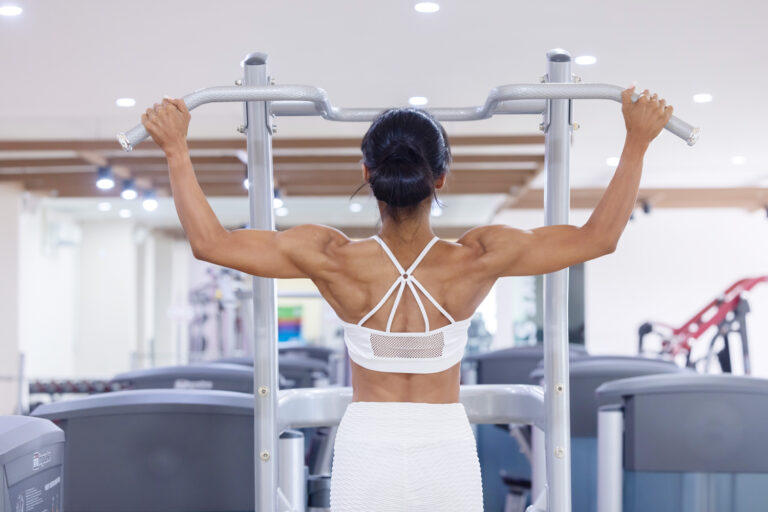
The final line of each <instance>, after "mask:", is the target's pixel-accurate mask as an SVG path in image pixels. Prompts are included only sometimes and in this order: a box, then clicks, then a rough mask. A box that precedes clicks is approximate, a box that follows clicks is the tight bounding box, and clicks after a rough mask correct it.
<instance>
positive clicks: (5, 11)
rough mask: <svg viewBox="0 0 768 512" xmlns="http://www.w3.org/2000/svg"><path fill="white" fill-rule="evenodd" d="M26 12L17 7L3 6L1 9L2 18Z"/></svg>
mask: <svg viewBox="0 0 768 512" xmlns="http://www.w3.org/2000/svg"><path fill="white" fill-rule="evenodd" d="M22 12H24V10H23V9H22V8H21V7H19V6H17V5H3V6H2V7H0V16H18V15H19V14H21V13H22Z"/></svg>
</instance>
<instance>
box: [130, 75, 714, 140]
mask: <svg viewBox="0 0 768 512" xmlns="http://www.w3.org/2000/svg"><path fill="white" fill-rule="evenodd" d="M621 91H622V88H621V87H619V86H617V85H609V84H570V83H555V84H552V83H545V84H511V85H502V86H499V87H495V88H493V89H491V92H490V93H489V94H488V98H487V99H486V100H485V103H484V104H483V105H481V106H479V107H460V108H434V109H429V112H430V113H431V114H432V115H434V116H435V118H436V119H437V120H438V121H478V120H481V119H488V118H490V117H493V116H494V115H500V114H543V113H544V111H545V110H546V108H547V102H546V100H566V99H579V100H613V101H618V102H621ZM638 97H639V95H638V94H635V95H633V100H636V99H637V98H638ZM183 99H184V103H185V104H186V105H187V108H188V109H189V110H192V109H194V108H197V107H199V106H200V105H205V104H206V103H220V102H235V101H268V102H270V106H271V111H272V114H274V115H276V116H320V117H322V118H324V119H328V120H329V121H347V122H366V121H373V119H374V118H375V117H376V116H377V115H378V114H379V113H380V112H381V111H382V110H383V109H376V108H339V107H334V106H333V105H332V104H331V102H330V100H329V99H328V94H327V93H326V92H325V91H324V90H323V89H320V88H319V87H311V86H308V85H267V86H263V87H252V86H250V87H245V86H228V87H226V86H225V87H209V88H207V89H200V90H198V91H195V92H193V93H191V94H188V95H186V96H184V98H183ZM666 129H667V130H669V131H670V132H672V133H674V134H675V135H677V136H678V137H680V138H681V139H683V140H685V141H686V142H687V143H688V145H690V146H693V145H694V144H695V143H696V140H697V139H698V137H699V129H698V128H694V127H693V126H691V125H690V124H688V123H686V122H685V121H683V120H681V119H679V118H677V117H674V116H673V117H672V118H670V120H669V123H667V126H666ZM147 137H149V134H148V133H147V130H146V129H145V128H144V126H143V125H141V124H139V125H136V126H134V127H133V128H131V129H130V130H128V131H127V132H125V133H120V134H118V136H117V140H118V141H120V144H121V145H122V146H123V149H125V150H126V151H131V150H132V149H133V147H134V146H135V145H136V144H138V143H139V142H141V141H143V140H144V139H146V138H147Z"/></svg>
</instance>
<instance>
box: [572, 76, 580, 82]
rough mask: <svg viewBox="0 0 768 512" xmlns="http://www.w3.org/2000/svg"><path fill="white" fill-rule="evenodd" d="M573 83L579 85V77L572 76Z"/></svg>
mask: <svg viewBox="0 0 768 512" xmlns="http://www.w3.org/2000/svg"><path fill="white" fill-rule="evenodd" d="M573 81H574V82H576V83H577V84H580V83H581V77H580V76H577V75H573Z"/></svg>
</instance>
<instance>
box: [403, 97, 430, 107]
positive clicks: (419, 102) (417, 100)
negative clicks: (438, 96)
mask: <svg viewBox="0 0 768 512" xmlns="http://www.w3.org/2000/svg"><path fill="white" fill-rule="evenodd" d="M408 103H410V104H411V105H413V106H414V107H422V106H424V105H426V104H427V103H429V100H428V99H427V98H426V97H425V96H411V97H410V98H408Z"/></svg>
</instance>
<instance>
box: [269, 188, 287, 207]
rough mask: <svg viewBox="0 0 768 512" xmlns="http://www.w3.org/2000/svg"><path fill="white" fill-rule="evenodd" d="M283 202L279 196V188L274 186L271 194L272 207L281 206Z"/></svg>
mask: <svg viewBox="0 0 768 512" xmlns="http://www.w3.org/2000/svg"><path fill="white" fill-rule="evenodd" d="M284 204H285V201H283V199H282V198H281V197H280V189H279V188H277V187H275V190H274V192H273V196H272V208H282V207H283V205H284Z"/></svg>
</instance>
